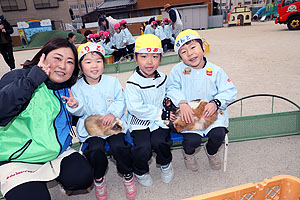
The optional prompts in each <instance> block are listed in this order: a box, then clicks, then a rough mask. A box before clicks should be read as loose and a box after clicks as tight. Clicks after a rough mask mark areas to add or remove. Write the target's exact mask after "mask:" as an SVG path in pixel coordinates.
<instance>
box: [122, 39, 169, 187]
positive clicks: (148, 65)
mask: <svg viewBox="0 0 300 200" xmlns="http://www.w3.org/2000/svg"><path fill="white" fill-rule="evenodd" d="M162 53H163V50H162V46H161V41H160V39H159V38H158V37H157V36H155V35H153V34H144V35H142V36H140V37H139V38H137V39H136V42H135V55H134V59H135V62H136V64H137V65H138V66H137V68H136V70H135V72H134V74H133V75H132V76H131V77H130V78H129V79H128V81H127V84H126V89H125V97H126V105H127V111H128V124H129V130H130V132H131V135H132V137H133V143H134V144H135V146H134V147H132V150H131V152H132V158H133V169H134V173H135V175H136V179H137V181H138V182H139V183H140V184H141V185H143V186H146V187H147V186H151V185H152V184H153V181H152V178H151V176H150V174H149V165H148V161H149V160H150V159H151V157H152V149H154V151H155V152H156V154H157V156H156V163H157V164H158V165H160V166H161V178H162V181H163V182H164V183H169V182H171V180H172V179H173V176H174V171H173V167H172V164H171V161H172V154H171V151H170V147H171V145H172V141H171V139H170V130H169V128H168V127H167V126H166V125H164V123H163V119H170V117H171V116H170V113H168V112H166V111H163V110H162V109H163V99H164V97H165V92H166V91H165V88H166V80H167V76H166V75H165V74H164V73H162V72H159V71H158V70H157V68H158V66H159V64H160V61H161V57H162Z"/></svg>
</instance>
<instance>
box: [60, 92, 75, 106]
mask: <svg viewBox="0 0 300 200" xmlns="http://www.w3.org/2000/svg"><path fill="white" fill-rule="evenodd" d="M68 91H69V95H70V97H66V96H61V98H63V99H65V100H66V101H67V104H68V106H69V107H71V108H76V107H77V106H78V101H77V100H76V99H75V98H74V96H73V94H72V92H71V90H70V89H68Z"/></svg>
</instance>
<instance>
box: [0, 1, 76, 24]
mask: <svg viewBox="0 0 300 200" xmlns="http://www.w3.org/2000/svg"><path fill="white" fill-rule="evenodd" d="M25 3H26V10H16V11H5V12H3V10H2V8H1V7H0V13H1V14H3V15H4V17H5V18H6V19H7V21H8V22H9V23H10V24H11V25H12V26H16V25H17V22H22V21H28V20H33V19H38V20H42V19H51V21H53V22H54V25H55V28H57V29H63V25H60V24H62V23H72V20H71V17H70V15H69V6H68V4H67V1H65V0H64V1H57V3H58V6H57V7H53V8H43V9H36V8H35V7H34V3H33V0H25Z"/></svg>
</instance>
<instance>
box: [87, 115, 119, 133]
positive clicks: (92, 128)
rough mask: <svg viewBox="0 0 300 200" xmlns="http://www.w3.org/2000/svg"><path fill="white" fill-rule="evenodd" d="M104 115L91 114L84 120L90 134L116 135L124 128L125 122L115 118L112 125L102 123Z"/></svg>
mask: <svg viewBox="0 0 300 200" xmlns="http://www.w3.org/2000/svg"><path fill="white" fill-rule="evenodd" d="M102 117H103V116H102V115H90V116H88V117H87V118H86V119H85V120H84V126H85V129H86V130H87V132H88V133H89V135H90V136H109V135H116V134H118V133H120V132H122V131H123V130H124V127H123V123H122V121H121V120H120V119H119V118H117V117H116V118H115V120H114V121H113V123H112V124H111V125H110V126H103V125H102V121H103V120H102V119H101V118H102Z"/></svg>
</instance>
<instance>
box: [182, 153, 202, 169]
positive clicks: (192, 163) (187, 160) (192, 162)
mask: <svg viewBox="0 0 300 200" xmlns="http://www.w3.org/2000/svg"><path fill="white" fill-rule="evenodd" d="M182 154H183V159H184V164H185V166H186V168H187V169H189V170H192V171H198V169H199V167H198V163H197V161H196V158H195V153H193V154H192V155H188V154H186V153H185V152H184V150H183V149H182Z"/></svg>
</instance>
